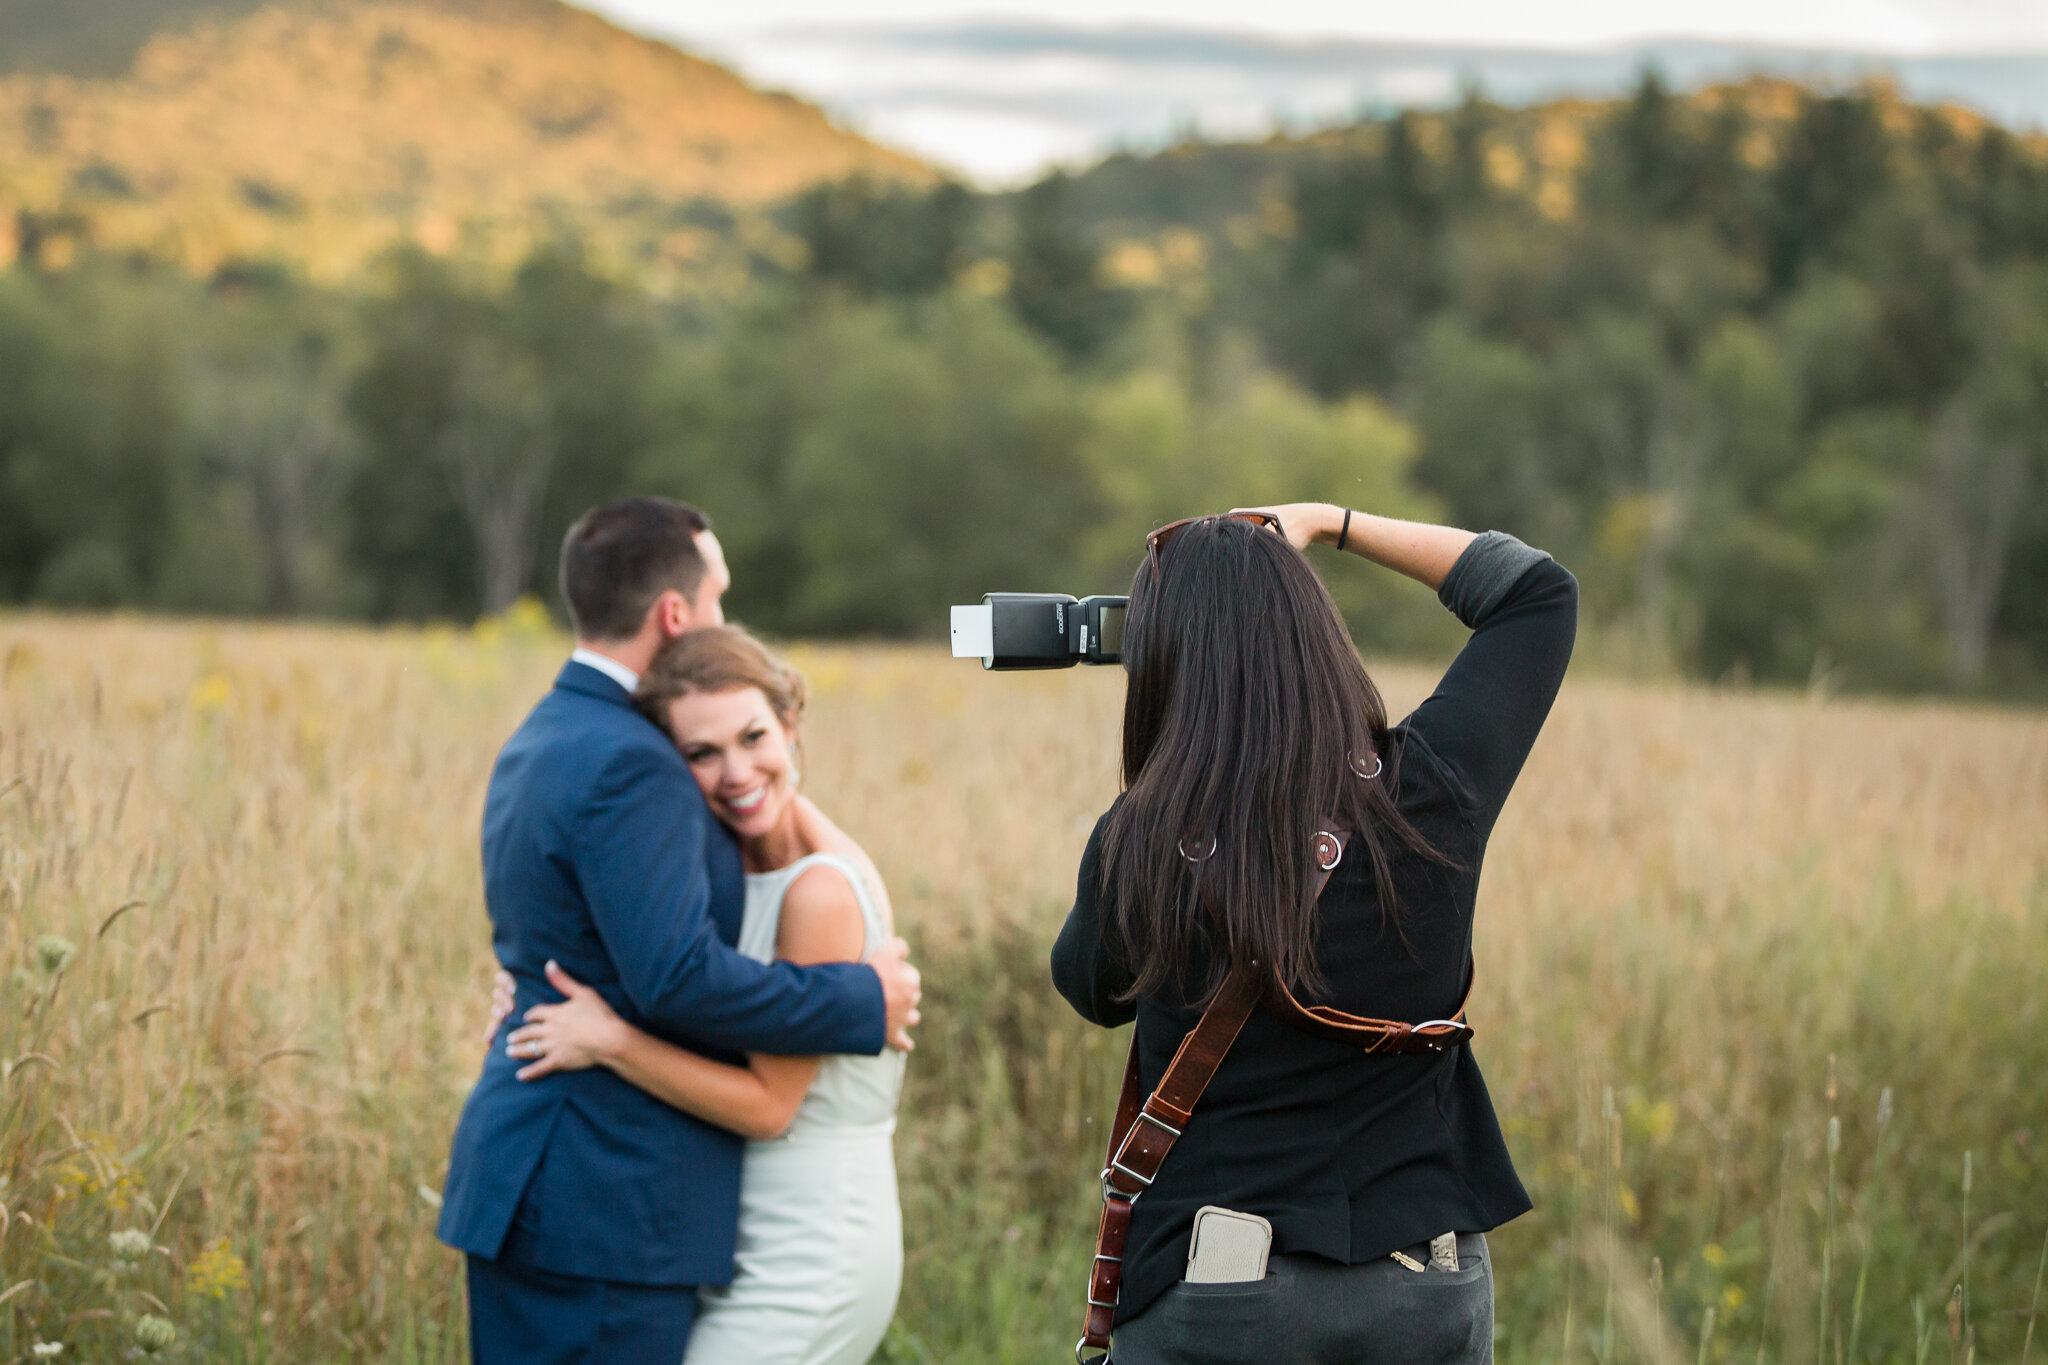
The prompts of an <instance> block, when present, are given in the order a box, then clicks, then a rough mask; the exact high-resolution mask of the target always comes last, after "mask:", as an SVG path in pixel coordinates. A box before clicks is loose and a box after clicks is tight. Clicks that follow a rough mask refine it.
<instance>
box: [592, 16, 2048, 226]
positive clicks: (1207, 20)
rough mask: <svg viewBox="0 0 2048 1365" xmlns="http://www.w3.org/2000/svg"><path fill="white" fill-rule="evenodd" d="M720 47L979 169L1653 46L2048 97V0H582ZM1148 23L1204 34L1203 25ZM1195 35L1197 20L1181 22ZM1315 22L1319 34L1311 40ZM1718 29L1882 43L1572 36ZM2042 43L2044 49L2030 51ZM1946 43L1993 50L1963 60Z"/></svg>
mask: <svg viewBox="0 0 2048 1365" xmlns="http://www.w3.org/2000/svg"><path fill="white" fill-rule="evenodd" d="M577 3H582V4H585V5H588V6H589V7H590V8H592V9H596V10H598V11H600V12H602V13H605V14H607V15H609V16H611V17H612V18H614V19H616V20H618V21H619V22H621V23H624V24H626V25H628V26H629V27H632V28H637V29H639V30H641V31H643V32H648V33H652V34H656V35H659V36H663V37H667V38H670V39H673V40H675V41H676V42H678V43H679V44H681V45H682V46H684V47H686V48H689V49H692V50H694V51H698V52H701V53H703V54H704V55H706V56H709V57H712V58H714V59H717V60H720V61H724V62H726V63H728V64H730V65H732V66H733V67H735V68H736V69H738V70H739V71H740V72H741V73H742V74H744V75H745V76H747V77H748V78H749V79H750V80H753V81H755V82H757V83H760V84H763V85H767V86H772V87H776V88H780V89H786V90H790V91H793V92H795V93H796V94H799V95H802V96H805V97H806V98H809V99H812V100H816V101H817V102H819V103H820V104H822V105H824V106H825V108H826V109H827V110H829V111H830V112H831V113H832V114H833V115H834V116H835V117H837V118H839V119H840V120H842V121H843V122H845V123H847V124H848V125H850V126H852V127H855V128H857V129H859V130H860V131H862V132H864V133H866V134H868V135H869V136H872V137H875V138H877V139H879V140H881V141H884V142H888V143H892V144H894V145H897V146H901V147H904V148H906V149H908V150H910V151H913V152H915V153H918V154H920V155H923V156H925V157H928V158H930V159H932V160H934V161H936V162H938V163H940V164H942V165H946V166H949V167H951V168H952V169H954V170H955V171H957V172H959V173H961V174H963V175H965V176H967V177H969V178H971V179H973V180H976V181H979V182H980V183H982V184H985V185H1002V184H1014V183H1018V182H1020V181H1023V180H1026V179H1029V178H1031V177H1033V176H1035V175H1037V174H1038V173H1039V172H1040V171H1042V170H1043V169H1044V168H1045V167H1046V166H1047V165H1050V164H1055V163H1079V162H1084V161H1087V160H1090V159H1092V158H1093V157H1095V156H1099V155H1100V154H1101V153H1102V152H1104V151H1105V150H1107V149H1109V148H1112V147H1116V146H1145V145H1148V144H1156V143H1158V142H1159V141H1161V140H1163V139H1165V138H1166V137H1168V136H1170V135H1172V134H1173V133H1174V132H1175V131H1177V130H1181V131H1184V130H1187V129H1189V128H1199V129H1200V130H1202V131H1203V132H1205V133H1208V134H1211V135H1222V136H1249V135H1254V134H1256V133H1259V132H1262V131H1264V130H1265V129H1266V128H1269V127H1270V126H1272V125H1273V124H1274V123H1275V122H1276V121H1278V122H1293V123H1303V122H1308V123H1313V122H1318V121H1327V120H1330V119H1333V118H1343V117H1346V116H1348V115H1350V114H1353V113H1355V112H1356V111H1358V110H1359V109H1361V108H1384V107H1387V106H1390V105H1394V104H1432V103H1443V102H1446V101H1447V100H1449V99H1452V98H1455V97H1456V95H1457V93H1458V91H1459V90H1460V89H1461V88H1463V87H1464V86H1465V85H1467V84H1473V83H1477V84H1480V85H1481V86H1482V87H1483V88H1484V89H1485V90H1486V91H1487V93H1489V94H1492V95H1495V96H1496V97H1499V98H1503V99H1510V100H1522V99H1535V98H1544V97H1547V96H1549V95H1551V94H1557V93H1565V92H1566V91H1571V92H1575V93H1587V94H1604V93H1613V92H1615V91H1617V90H1619V89H1622V88H1625V87H1626V84H1627V82H1628V80H1629V79H1630V77H1631V75H1632V73H1633V71H1634V70H1636V69H1637V63H1638V62H1640V61H1642V60H1652V61H1654V62H1655V63H1656V64H1658V65H1659V66H1660V67H1663V68H1664V69H1666V71H1667V74H1670V75H1672V76H1674V77H1675V78H1677V79H1678V81H1679V83H1680V84H1687V83H1691V84H1698V83H1701V82H1704V81H1707V80H1716V79H1728V78H1730V77H1731V76H1736V75H1740V74H1743V71H1742V69H1737V66H1740V67H1742V68H1745V69H1775V70H1778V71H1780V72H1782V73H1784V74H1790V75H1796V76H1803V77H1807V78H1821V77H1826V78H1830V79H1836V80H1846V79H1853V78H1855V77H1856V76H1857V75H1859V74H1863V73H1865V72H1867V71H1869V70H1873V69H1878V70H1887V71H1889V72H1891V74H1893V75H1894V77H1895V78H1896V79H1898V80H1899V81H1900V83H1901V85H1902V86H1903V87H1904V88H1905V89H1906V90H1907V92H1908V93H1909V94H1912V95H1914V96H1915V97H1917V98H1930V99H1960V100H1962V101H1964V102H1966V103H1973V104H1975V105H1976V106H1977V107H1980V108H1983V109H1984V110H1985V111H1986V112H1989V113H1992V114H1993V115H1994V116H1996V117H2000V118H2003V119H2006V120H2008V121H2013V122H2018V123H2022V124H2032V125H2034V126H2043V124H2044V122H2048V119H2044V117H2043V115H2044V113H2048V0H1549V3H1531V0H1427V2H1426V3H1421V4H1416V3H1405V4H1399V5H1395V4H1387V3H1369V2H1368V3H1350V4H1340V3H1333V2H1332V0H1032V2H1031V3H1019V2H1018V0H1009V3H1004V0H983V3H973V0H746V2H745V3H743V4H736V5H712V4H707V3H703V2H702V0H577ZM1132 26H1144V27H1157V28H1171V29H1177V30H1183V31H1185V30H1189V29H1195V30H1205V31H1206V35H1205V36H1204V38H1203V40H1202V41H1201V42H1196V43H1190V42H1186V41H1175V40H1174V35H1171V34H1165V35H1146V34H1138V35H1135V36H1134V35H1132V34H1130V33H1129V32H1120V30H1128V29H1130V28H1131V27H1132ZM1182 36H1183V37H1184V36H1185V34H1184V33H1183V35H1182ZM1317 39H1321V40H1324V41H1322V42H1320V43H1319V42H1317V41H1316V40H1317ZM1668 39H1704V40H1708V41H1710V42H1715V43H1722V44H1728V43H1739V44H1763V45H1771V46H1777V47H1791V48H1808V49H1814V48H1818V49H1827V50H1830V51H1834V52H1843V53H1861V54H1869V55H1870V56H1872V57H1875V58H1879V59H1880V60H1879V61H1877V62H1876V63H1874V64H1873V63H1864V64H1862V65H1860V66H1859V65H1855V64H1843V63H1840V62H1835V63H1832V64H1824V65H1816V64H1815V63H1814V62H1813V61H1811V60H1808V59H1805V58H1801V59H1797V60H1794V59H1784V60H1777V61H1775V62H1774V61H1772V60H1764V61H1758V60H1756V59H1754V58H1752V57H1748V56H1744V57H1741V58H1739V59H1735V58H1729V57H1726V56H1720V57H1715V56H1712V55H1711V54H1710V55H1708V56H1705V57H1701V56H1699V55H1698V54H1694V55H1693V56H1692V57H1687V56H1685V55H1683V54H1679V55H1677V56H1671V55H1668V50H1659V51H1658V52H1657V53H1654V54H1651V55H1649V56H1642V55H1639V54H1633V53H1631V54H1629V55H1625V56H1621V57H1612V56H1610V59H1609V60H1608V61H1607V62H1606V63H1605V64H1602V63H1600V62H1597V61H1585V60H1574V59H1567V58H1565V57H1564V56H1563V55H1562V54H1570V53H1586V52H1588V51H1589V50H1596V49H1603V48H1604V49H1615V48H1627V47H1633V46H1634V45H1637V44H1641V43H1643V42H1645V41H1646V40H1668ZM1373 43H1405V44H1418V43H1420V44H1435V45H1445V46H1449V47H1464V46H1471V47H1484V48H1490V49H1493V50H1494V51H1495V53H1496V54H1498V53H1499V52H1500V50H1502V49H1543V50H1548V51H1549V52H1551V53H1554V54H1560V55H1559V57H1558V59H1557V60H1547V61H1536V62H1531V61H1519V62H1516V61H1509V62H1506V63H1503V62H1502V61H1500V60H1497V59H1496V60H1488V61H1484V62H1480V61H1466V60H1464V59H1463V58H1461V57H1459V56H1458V55H1457V54H1455V53H1451V54H1449V55H1446V54H1444V53H1441V52H1437V53H1430V54H1427V56H1426V59H1419V60H1396V59H1392V58H1388V57H1386V56H1385V54H1383V53H1375V51H1374V50H1373V48H1372V47H1371V44H1373ZM2016 54H2018V55H2021V56H2024V55H2026V54H2032V55H2034V56H2037V57H2039V58H2040V59H2041V61H2040V62H2039V63H2035V62H2026V61H2021V62H2019V63H2018V64H2015V61H2014V58H2015V56H2016ZM1952 55H1970V56H1975V57H1984V58H1988V59H1990V60H1988V61H1981V62H1974V63H1963V64H1958V63H1954V62H1949V61H1946V60H1945V58H1946V57H1948V56H1952Z"/></svg>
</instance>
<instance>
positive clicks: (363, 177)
mask: <svg viewBox="0 0 2048 1365" xmlns="http://www.w3.org/2000/svg"><path fill="white" fill-rule="evenodd" d="M88 8H90V7H88ZM100 8H105V7H104V6H101V7H100ZM856 171H868V172H871V173H874V174H876V175H878V176H881V177H884V178H896V177H900V178H906V179H913V180H922V179H926V178H928V177H929V172H928V171H926V170H925V168H924V167H922V166H921V165H920V164H919V163H917V162H916V161H914V160H912V159H911V158H909V157H906V156H902V155H900V154H897V153H894V152H890V151H886V150H884V149H882V148H879V147H876V146H874V145H873V144H871V143H868V142H866V141H864V140H862V139H860V138H858V137H856V136H854V135H852V134H850V133H848V132H846V131H844V130H842V129H839V128H836V127H834V126H833V125H832V124H831V123H830V122H829V121H828V120H827V119H826V118H825V116H824V114H823V113H822V112H820V111H819V110H818V109H816V108H815V107H813V106H811V105H808V104H805V103H803V102H801V101H799V100H796V99H793V98H790V97H788V96H783V95H776V94H768V93H764V92H762V91H759V90H755V89H753V88H751V87H749V86H748V85H746V84H745V83H744V82H742V81H741V80H740V79H739V78H738V77H736V76H734V75H733V74H732V73H731V72H729V71H727V70H725V69H724V68H722V67H718V66H715V65H712V64H711V63H709V62H705V61H701V60H699V59H697V58H695V57H691V56H688V55H686V54H684V53H681V52H678V51H676V50H675V49H673V48H670V47H667V46H665V45H663V44H660V43H656V42H652V41H649V40H647V39H643V38H640V37H636V36H634V35H632V34H629V33H626V32H624V31H622V30H620V29H618V28H615V27H613V26H612V25H610V24H608V23H606V22H604V21H603V20H601V19H598V18H596V17H595V16H593V15H590V14H587V13H585V12H583V11H580V10H576V9H572V8H569V7H568V6H566V5H562V4H558V3H555V2H554V0H328V2H322V0H305V2H303V3H292V2H291V0H286V3H278V4H272V5H267V6H264V7H261V8H258V9H256V10H255V11H254V12H246V13H245V12H241V11H240V10H238V9H235V8H223V9H218V10H212V11H207V12H204V13H202V14H201V15H200V16H198V17H196V18H193V17H189V16H188V17H187V19H186V20H185V21H183V22H180V23H178V24H174V25H171V26H169V27H166V28H165V29H164V30H162V31H160V32H157V33H156V34H154V36H152V37H150V38H149V39H148V40H147V41H146V42H145V43H144V44H143V45H142V46H141V47H140V48H139V50H138V51H137V52H136V54H135V56H134V58H133V61H132V63H131V64H130V65H129V66H128V68H127V69H126V71H125V72H124V73H123V74H119V75H114V76H92V75H78V74H72V72H70V71H59V70H50V69H44V70H31V71H21V72H17V73H15V74H12V75H9V76H6V77H4V78H0V263H4V262H5V261H7V260H9V259H13V258H16V257H22V258H27V259H30V260H35V261H39V262H41V263H44V264H48V265H58V266H61V265H62V264H64V263H65V262H66V261H67V260H69V259H70V258H71V257H73V256H75V255H76V254H77V253H78V252H80V251H81V250H83V249H88V248H97V249H100V250H111V251H115V252H123V253H127V252H134V253H140V254H142V255H145V256H148V257H150V258H152V259H157V260H162V261H166V262H169V263H173V264H176V265H180V266H183V267H186V268H188V269H191V270H194V271H198V272H210V271H213V270H215V269H218V268H220V267H221V266H223V265H228V264H231V263H238V262H248V261H265V260H282V261H287V262H291V263H295V264H301V265H303V266H304V267H305V268H306V269H307V270H308V271H309V272H310V273H311V274H312V275H313V276H314V277H315V278H318V279H323V280H328V281H336V280H343V279H346V278H348V277H349V276H350V275H352V274H353V273H355V272H357V271H358V270H359V269H360V268H361V267H362V266H363V265H364V263H365V262H367V261H368V260H370V259H372V258H373V257H374V256H376V255H377V254H378V253H379V252H381V251H382V250H384V249H385V248H386V247H388V246H389V245H391V244H392V243H393V242H397V241H403V240H411V241H415V242H418V243H420V244H421V245H424V246H426V247H428V248H429V249H432V250H436V251H442V250H456V249H460V250H461V251H462V252H463V253H464V254H465V255H468V256H471V257H473V258H474V257H482V258H484V259H489V260H500V261H510V260H512V259H515V258H516V257H518V256H520V255H521V254H523V253H524V251H525V250H526V249H527V248H528V247H529V246H530V245H531V244H532V243H533V242H534V241H535V240H537V239H542V238H546V237H549V236H551V235H554V234H557V233H560V232H562V231H563V230H565V229H572V230H574V231H575V232H576V233H577V234H578V235H580V236H582V237H584V238H585V239H586V240H588V241H589V242H590V243H591V244H592V245H593V246H594V247H595V248H596V250H597V251H598V252H599V253H600V254H601V255H603V256H606V257H609V258H611V259H612V260H613V261H614V262H615V263H617V264H619V265H623V266H629V267H631V268H632V269H633V270H634V271H635V273H637V274H640V275H641V276H642V277H643V278H646V279H648V280H649V281H650V282H653V283H658V282H660V281H662V280H663V279H665V278H666V279H673V278H675V277H677V276H679V275H689V276H691V277H692V278H694V279H696V280H698V281H699V282H701V281H702V280H703V278H704V277H705V276H706V275H707V274H710V273H715V272H716V270H717V267H718V266H719V265H720V263H721V262H722V261H723V260H724V259H725V258H726V257H730V258H731V262H732V264H733V266H734V267H735V268H738V267H740V266H741V265H743V263H744V261H745V260H746V259H747V254H748V253H749V252H750V251H754V250H764V249H765V250H771V251H772V250H773V246H772V244H770V243H768V242H767V241H766V240H765V234H764V233H763V231H762V229H761V227H760V225H759V224H758V223H754V222H750V221H749V216H748V213H747V211H748V210H749V209H752V208H754V207H757V206H759V205H762V204H764V203H766V202H768V201H771V200H774V199H777V198H780V197H781V196H784V195H786V194H788V193H789V192H791V191H792V190H795V189H797V188H798V187H800V186H802V185H805V184H808V183H810V182H812V181H815V180H818V179H821V178H827V177H838V176H844V175H847V174H850V173H853V172H856ZM736 215H737V217H736Z"/></svg>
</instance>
